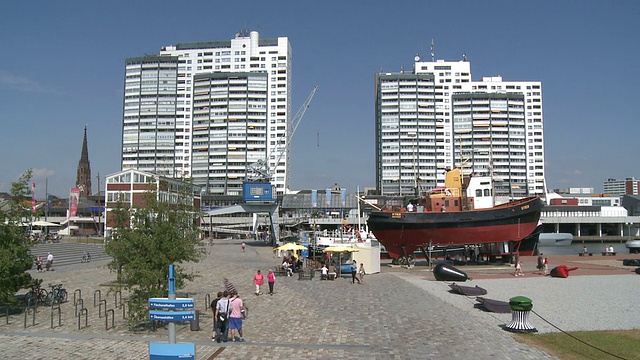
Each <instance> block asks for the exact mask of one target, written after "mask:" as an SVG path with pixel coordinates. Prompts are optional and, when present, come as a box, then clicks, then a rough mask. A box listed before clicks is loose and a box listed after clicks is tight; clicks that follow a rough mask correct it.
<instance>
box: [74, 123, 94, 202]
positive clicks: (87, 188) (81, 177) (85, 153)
mask: <svg viewBox="0 0 640 360" xmlns="http://www.w3.org/2000/svg"><path fill="white" fill-rule="evenodd" d="M76 187H78V188H79V189H80V197H81V198H86V197H87V196H89V195H91V165H90V164H89V149H88V147H87V127H86V126H85V127H84V139H83V140H82V152H81V153H80V161H79V162H78V174H77V176H76Z"/></svg>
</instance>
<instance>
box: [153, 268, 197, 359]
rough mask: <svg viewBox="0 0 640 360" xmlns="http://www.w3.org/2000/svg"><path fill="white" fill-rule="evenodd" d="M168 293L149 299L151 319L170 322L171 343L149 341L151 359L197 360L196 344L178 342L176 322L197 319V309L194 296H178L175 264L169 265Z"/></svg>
mask: <svg viewBox="0 0 640 360" xmlns="http://www.w3.org/2000/svg"><path fill="white" fill-rule="evenodd" d="M168 293H169V294H168V295H169V298H150V299H149V309H150V310H149V319H151V320H156V321H166V322H168V323H169V343H153V342H152V343H149V360H161V359H162V360H173V359H192V360H195V358H196V346H195V344H192V343H180V344H176V324H175V323H176V322H179V321H193V320H195V318H196V315H195V310H193V309H195V307H196V303H195V301H194V300H193V299H192V298H176V278H175V274H174V269H173V265H169V291H168ZM152 309H153V310H152ZM189 309H192V310H189ZM176 310H182V311H176Z"/></svg>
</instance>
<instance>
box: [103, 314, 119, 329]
mask: <svg viewBox="0 0 640 360" xmlns="http://www.w3.org/2000/svg"><path fill="white" fill-rule="evenodd" d="M109 313H111V329H113V328H115V327H116V325H115V317H116V316H115V310H113V309H109V310H107V311H105V313H104V329H105V330H109V329H110V328H109Z"/></svg>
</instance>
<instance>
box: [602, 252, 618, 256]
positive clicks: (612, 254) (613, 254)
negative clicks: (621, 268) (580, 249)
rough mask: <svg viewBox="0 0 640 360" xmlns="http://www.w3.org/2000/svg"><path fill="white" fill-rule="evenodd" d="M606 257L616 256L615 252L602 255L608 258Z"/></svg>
mask: <svg viewBox="0 0 640 360" xmlns="http://www.w3.org/2000/svg"><path fill="white" fill-rule="evenodd" d="M608 255H611V256H616V253H615V252H608V251H607V252H603V253H602V256H608Z"/></svg>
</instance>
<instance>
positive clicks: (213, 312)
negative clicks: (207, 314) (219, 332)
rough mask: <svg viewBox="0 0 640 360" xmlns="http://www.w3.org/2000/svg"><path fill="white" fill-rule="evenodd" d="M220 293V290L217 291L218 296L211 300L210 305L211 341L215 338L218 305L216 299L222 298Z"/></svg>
mask: <svg viewBox="0 0 640 360" xmlns="http://www.w3.org/2000/svg"><path fill="white" fill-rule="evenodd" d="M222 294H223V292H222V291H218V296H217V297H216V298H215V299H213V300H212V301H211V306H210V307H211V312H212V314H211V315H213V330H212V332H211V341H215V340H216V322H217V321H216V319H217V318H218V317H217V316H216V308H217V307H218V300H220V299H221V298H222ZM218 342H219V341H218Z"/></svg>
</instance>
